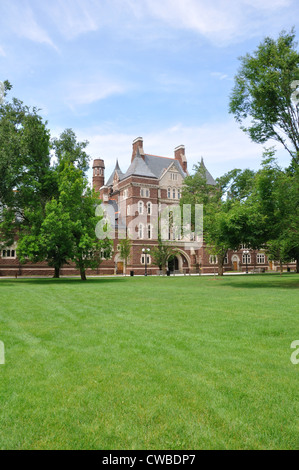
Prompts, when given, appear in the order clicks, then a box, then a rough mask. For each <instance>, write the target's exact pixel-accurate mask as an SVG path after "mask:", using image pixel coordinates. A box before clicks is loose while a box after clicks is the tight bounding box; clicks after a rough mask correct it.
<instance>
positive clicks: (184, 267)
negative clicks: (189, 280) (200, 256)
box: [176, 250, 191, 273]
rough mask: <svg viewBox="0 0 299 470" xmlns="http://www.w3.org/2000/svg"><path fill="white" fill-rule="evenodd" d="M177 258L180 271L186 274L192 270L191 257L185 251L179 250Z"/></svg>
mask: <svg viewBox="0 0 299 470" xmlns="http://www.w3.org/2000/svg"><path fill="white" fill-rule="evenodd" d="M176 257H177V259H178V271H179V272H180V273H184V272H186V271H188V270H189V269H190V268H191V260H190V257H189V256H188V255H187V253H185V252H184V251H183V250H177V253H176Z"/></svg>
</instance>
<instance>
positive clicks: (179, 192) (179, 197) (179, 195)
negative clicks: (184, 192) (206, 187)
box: [178, 189, 181, 199]
mask: <svg viewBox="0 0 299 470" xmlns="http://www.w3.org/2000/svg"><path fill="white" fill-rule="evenodd" d="M178 199H181V190H180V189H178Z"/></svg>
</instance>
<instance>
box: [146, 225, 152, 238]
mask: <svg viewBox="0 0 299 470" xmlns="http://www.w3.org/2000/svg"><path fill="white" fill-rule="evenodd" d="M152 236H153V228H152V226H151V224H148V226H147V238H152Z"/></svg>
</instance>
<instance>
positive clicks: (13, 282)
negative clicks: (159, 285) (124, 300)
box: [0, 277, 128, 288]
mask: <svg viewBox="0 0 299 470" xmlns="http://www.w3.org/2000/svg"><path fill="white" fill-rule="evenodd" d="M125 279H126V277H123V278H120V277H107V278H105V277H101V278H87V280H86V281H82V280H81V279H80V278H67V277H62V278H59V279H54V278H41V279H38V278H27V279H26V278H18V279H1V278H0V288H1V286H3V287H7V286H8V285H11V286H13V285H14V286H15V285H16V284H20V283H24V284H36V285H53V284H55V285H60V284H61V285H63V284H72V285H73V284H80V285H81V286H84V285H87V284H91V283H92V284H105V283H107V282H123V281H124V280H125ZM127 279H128V278H127Z"/></svg>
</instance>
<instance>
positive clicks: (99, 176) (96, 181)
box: [92, 159, 105, 192]
mask: <svg viewBox="0 0 299 470" xmlns="http://www.w3.org/2000/svg"><path fill="white" fill-rule="evenodd" d="M92 169H93V175H92V186H93V189H94V190H95V191H98V192H100V188H101V187H102V186H104V181H105V164H104V160H101V159H97V160H94V161H93V165H92Z"/></svg>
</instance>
